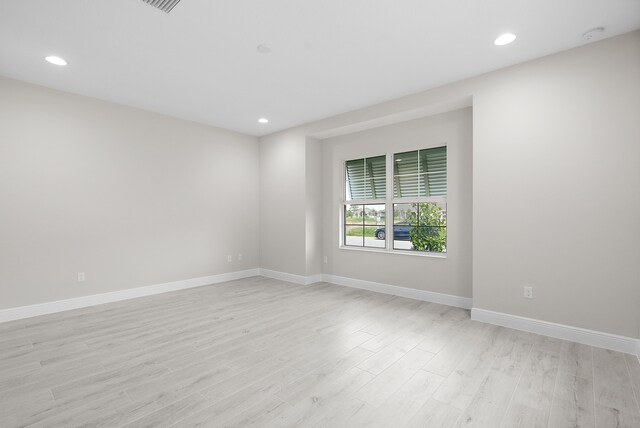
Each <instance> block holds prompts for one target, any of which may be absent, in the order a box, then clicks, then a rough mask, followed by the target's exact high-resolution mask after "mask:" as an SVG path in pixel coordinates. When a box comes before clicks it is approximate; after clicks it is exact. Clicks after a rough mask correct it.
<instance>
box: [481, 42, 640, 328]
mask: <svg viewBox="0 0 640 428" xmlns="http://www.w3.org/2000/svg"><path fill="white" fill-rule="evenodd" d="M473 104H474V113H475V114H474V175H473V181H474V247H473V249H474V273H473V280H474V289H473V291H474V293H473V298H474V306H475V307H479V308H483V309H489V310H494V311H498V312H506V313H510V314H517V315H521V316H525V317H530V318H537V319H543V320H548V321H553V322H557V323H561V324H572V325H578V326H580V327H584V328H588V329H594V330H604V331H607V332H610V333H618V334H621V335H625V336H638V328H637V325H638V319H639V317H640V263H639V262H640V245H639V243H640V32H635V33H632V34H629V35H627V36H623V37H619V38H616V39H611V40H605V41H604V42H602V43H598V44H593V45H589V46H586V47H584V48H581V49H574V50H570V51H567V52H565V53H562V54H559V55H553V56H550V57H547V58H543V59H540V60H537V61H533V62H531V63H528V64H526V65H523V66H520V67H513V68H510V69H507V70H503V71H499V72H496V73H492V74H491V75H489V76H487V77H486V78H485V79H483V82H482V85H479V86H478V89H477V91H475V92H474V99H473ZM524 285H531V286H533V287H534V299H533V300H525V299H523V298H522V294H523V291H522V290H523V286H524Z"/></svg>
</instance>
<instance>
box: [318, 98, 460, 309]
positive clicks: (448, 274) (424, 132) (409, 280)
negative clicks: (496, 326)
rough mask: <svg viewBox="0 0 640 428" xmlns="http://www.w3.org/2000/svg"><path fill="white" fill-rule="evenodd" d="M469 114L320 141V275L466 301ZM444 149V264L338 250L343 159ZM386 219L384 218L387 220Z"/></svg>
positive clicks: (413, 257)
mask: <svg viewBox="0 0 640 428" xmlns="http://www.w3.org/2000/svg"><path fill="white" fill-rule="evenodd" d="M471 125H472V111H471V108H466V109H463V110H456V111H453V112H449V113H443V114H439V115H435V116H431V117H427V118H422V119H416V120H412V121H408V122H404V123H399V124H395V125H389V126H384V127H380V128H376V129H371V130H367V131H362V132H357V133H354V134H349V135H344V136H340V137H333V138H329V139H326V140H324V141H323V152H324V155H323V159H324V163H323V171H324V174H323V176H324V177H326V185H325V192H324V198H323V207H324V211H323V212H324V216H323V218H324V228H323V229H324V232H325V233H324V248H325V250H326V251H325V253H326V254H327V257H328V260H329V262H328V263H327V265H326V269H325V273H329V274H332V275H338V276H344V277H348V278H357V279H362V280H366V281H374V282H379V283H383V284H392V285H399V286H402V287H410V288H416V289H420V290H427V291H435V292H440V293H446V294H452V295H456V296H461V297H471V222H472V218H471V214H472V207H471V200H472V186H471V172H472V171H471V156H472V147H471V131H472V130H471ZM443 145H446V146H447V187H448V195H447V250H448V253H447V254H446V258H435V257H426V256H422V257H421V256H416V255H415V253H412V254H402V253H401V252H397V253H395V254H389V253H380V252H373V251H367V250H364V251H363V250H359V249H358V250H356V249H353V248H354V247H349V248H348V249H342V248H340V244H341V240H342V237H341V236H340V234H339V232H338V231H339V230H340V210H341V209H342V208H341V207H342V203H343V201H342V197H343V193H344V192H343V189H344V186H345V185H344V171H343V163H344V161H346V160H349V159H357V158H361V157H372V156H379V155H387V157H388V158H389V157H390V156H391V155H392V154H393V153H400V152H405V151H411V150H417V149H426V148H430V147H439V146H443ZM390 216H391V214H388V215H387V217H390Z"/></svg>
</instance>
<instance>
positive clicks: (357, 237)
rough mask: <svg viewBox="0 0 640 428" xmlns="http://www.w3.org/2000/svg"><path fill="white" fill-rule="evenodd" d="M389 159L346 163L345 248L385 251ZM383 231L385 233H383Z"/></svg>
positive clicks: (368, 159) (377, 157)
mask: <svg viewBox="0 0 640 428" xmlns="http://www.w3.org/2000/svg"><path fill="white" fill-rule="evenodd" d="M386 164H387V157H386V156H376V157H372V158H362V159H354V160H350V161H347V162H345V185H346V186H345V187H346V188H345V195H346V196H345V203H344V204H343V212H342V218H343V241H342V243H343V245H346V246H355V247H372V248H385V245H386V243H385V240H384V238H383V239H376V238H375V236H376V233H377V234H380V233H382V234H383V236H384V226H385V213H386V206H385V204H386V195H387V165H386ZM381 231H382V232H381Z"/></svg>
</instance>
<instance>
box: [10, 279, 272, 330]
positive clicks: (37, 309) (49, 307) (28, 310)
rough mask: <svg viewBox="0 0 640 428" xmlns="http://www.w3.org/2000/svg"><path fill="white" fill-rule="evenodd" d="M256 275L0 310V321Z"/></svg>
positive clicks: (153, 286)
mask: <svg viewBox="0 0 640 428" xmlns="http://www.w3.org/2000/svg"><path fill="white" fill-rule="evenodd" d="M259 274H260V270H259V269H248V270H243V271H237V272H229V273H223V274H219V275H210V276H203V277H200V278H191V279H185V280H182V281H173V282H167V283H164V284H154V285H148V286H145V287H137V288H129V289H126V290H119V291H111V292H109V293H102V294H93V295H90V296H81V297H74V298H72V299H66V300H58V301H55V302H46V303H38V304H35V305H28V306H20V307H16V308H8V309H0V322H6V321H13V320H19V319H23V318H30V317H35V316H38V315H46V314H52V313H55V312H63V311H68V310H71V309H79V308H85V307H88V306H95V305H101V304H103V303H111V302H117V301H120V300H127V299H134V298H136V297H143V296H150V295H152V294H160V293H167V292H169V291H177V290H184V289H186V288H193V287H201V286H203V285H210V284H217V283H220V282H226V281H232V280H234V279H241V278H248V277H251V276H257V275H259Z"/></svg>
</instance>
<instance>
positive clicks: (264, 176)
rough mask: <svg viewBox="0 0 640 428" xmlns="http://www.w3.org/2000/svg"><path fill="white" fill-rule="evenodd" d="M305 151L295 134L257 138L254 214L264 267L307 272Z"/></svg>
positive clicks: (280, 270) (297, 273)
mask: <svg viewBox="0 0 640 428" xmlns="http://www.w3.org/2000/svg"><path fill="white" fill-rule="evenodd" d="M300 141H302V143H301V144H300ZM305 153H306V141H305V138H304V136H301V135H299V134H296V133H291V134H290V135H287V136H285V137H284V138H279V136H272V137H265V138H263V139H261V141H260V206H259V211H256V212H255V213H254V214H255V216H256V217H257V218H256V219H255V220H256V221H258V222H259V223H258V224H259V225H260V267H262V268H264V269H269V270H275V271H278V272H286V273H291V274H294V275H306V273H307V268H306V266H307V261H306V250H305V234H306V221H305V217H306V205H307V204H306V196H305V193H306V187H305V183H306V180H305V165H306V157H305Z"/></svg>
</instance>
